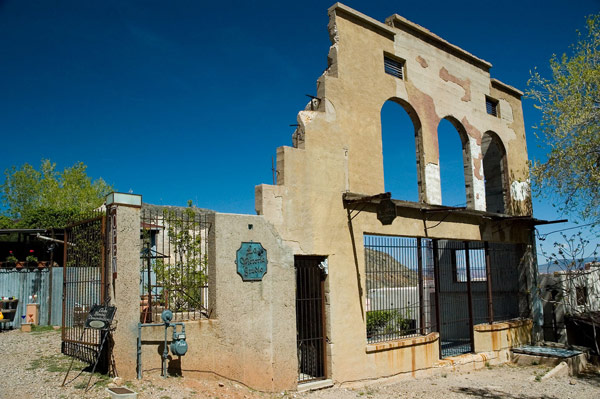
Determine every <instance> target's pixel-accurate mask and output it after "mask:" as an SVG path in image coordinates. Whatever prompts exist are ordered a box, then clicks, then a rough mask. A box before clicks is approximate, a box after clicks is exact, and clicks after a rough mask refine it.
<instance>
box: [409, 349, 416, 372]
mask: <svg viewBox="0 0 600 399" xmlns="http://www.w3.org/2000/svg"><path fill="white" fill-rule="evenodd" d="M413 342H414V341H413ZM410 361H411V374H412V376H413V377H414V376H415V372H416V371H417V354H416V347H415V346H414V345H413V346H411V348H410Z"/></svg>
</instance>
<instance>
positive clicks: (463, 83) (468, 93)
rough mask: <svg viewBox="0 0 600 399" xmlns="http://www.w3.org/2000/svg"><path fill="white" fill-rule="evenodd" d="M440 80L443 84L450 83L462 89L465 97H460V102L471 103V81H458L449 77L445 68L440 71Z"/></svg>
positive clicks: (453, 77)
mask: <svg viewBox="0 0 600 399" xmlns="http://www.w3.org/2000/svg"><path fill="white" fill-rule="evenodd" d="M440 78H442V80H443V81H444V82H452V83H454V84H457V85H459V86H460V87H462V89H463V90H464V91H465V95H464V96H462V97H461V100H462V101H465V102H468V101H471V81H470V80H469V79H460V78H458V77H456V76H454V75H451V74H450V72H448V70H447V69H446V68H445V67H442V69H440Z"/></svg>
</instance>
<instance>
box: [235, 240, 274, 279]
mask: <svg viewBox="0 0 600 399" xmlns="http://www.w3.org/2000/svg"><path fill="white" fill-rule="evenodd" d="M235 263H236V264H237V272H238V274H239V275H240V276H242V280H244V281H261V280H262V278H263V276H264V275H265V274H266V273H267V250H266V249H264V248H263V246H262V245H261V243H260V242H243V243H242V245H241V246H240V249H238V250H237V256H236V261H235Z"/></svg>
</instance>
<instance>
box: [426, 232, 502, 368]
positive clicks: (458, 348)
mask: <svg viewBox="0 0 600 399" xmlns="http://www.w3.org/2000/svg"><path fill="white" fill-rule="evenodd" d="M435 246H436V247H437V259H438V265H439V272H438V273H439V277H438V278H439V280H438V281H439V292H438V295H439V307H440V310H439V313H440V329H439V331H440V339H441V348H440V349H441V353H440V354H441V356H442V357H447V356H456V355H460V354H463V353H469V352H473V351H474V346H473V345H474V342H473V339H474V337H473V334H474V332H473V326H474V325H475V324H480V323H485V322H488V321H489V320H490V318H489V314H488V310H489V303H488V301H489V300H491V297H490V296H489V295H488V288H489V286H488V273H487V264H486V253H487V249H486V245H485V243H483V242H466V241H451V240H438V241H437V242H436V245H435Z"/></svg>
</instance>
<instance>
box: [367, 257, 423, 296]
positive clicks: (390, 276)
mask: <svg viewBox="0 0 600 399" xmlns="http://www.w3.org/2000/svg"><path fill="white" fill-rule="evenodd" d="M365 261H366V263H367V264H370V265H373V266H372V267H371V268H370V272H369V273H366V275H367V276H366V277H367V291H368V290H370V289H373V288H389V287H413V286H416V285H417V284H418V281H419V280H418V279H419V276H418V274H417V272H416V271H414V270H411V269H410V268H408V267H406V266H405V265H403V264H402V263H400V262H398V261H397V260H396V258H394V257H393V256H392V255H390V254H388V253H385V252H383V251H378V250H376V249H370V248H365Z"/></svg>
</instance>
